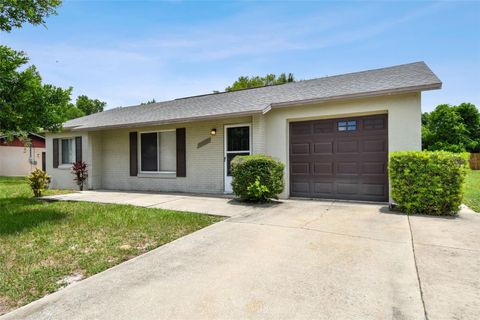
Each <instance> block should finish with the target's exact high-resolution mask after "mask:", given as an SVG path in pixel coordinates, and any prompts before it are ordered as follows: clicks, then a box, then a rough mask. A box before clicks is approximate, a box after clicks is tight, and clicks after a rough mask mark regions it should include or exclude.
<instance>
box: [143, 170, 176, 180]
mask: <svg viewBox="0 0 480 320" xmlns="http://www.w3.org/2000/svg"><path fill="white" fill-rule="evenodd" d="M137 177H139V178H161V179H174V178H176V177H177V173H176V172H171V171H168V172H140V173H138V175H137Z"/></svg>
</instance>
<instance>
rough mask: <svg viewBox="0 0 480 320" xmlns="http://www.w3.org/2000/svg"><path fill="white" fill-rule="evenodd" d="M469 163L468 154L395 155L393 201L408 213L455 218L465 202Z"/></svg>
mask: <svg viewBox="0 0 480 320" xmlns="http://www.w3.org/2000/svg"><path fill="white" fill-rule="evenodd" d="M467 164H468V154H466V153H450V152H446V151H434V152H430V151H401V152H392V153H390V161H389V165H388V166H389V167H388V172H389V175H390V182H391V188H392V198H393V200H394V201H395V203H396V204H397V206H398V208H399V209H400V210H401V211H403V212H405V213H407V214H429V215H454V214H456V213H457V212H458V210H459V206H460V204H461V203H462V198H463V185H464V181H465V176H466V173H467Z"/></svg>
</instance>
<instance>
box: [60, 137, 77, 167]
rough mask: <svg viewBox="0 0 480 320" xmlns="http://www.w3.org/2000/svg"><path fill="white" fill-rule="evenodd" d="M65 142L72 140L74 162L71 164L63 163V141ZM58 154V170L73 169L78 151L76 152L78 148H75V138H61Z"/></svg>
mask: <svg viewBox="0 0 480 320" xmlns="http://www.w3.org/2000/svg"><path fill="white" fill-rule="evenodd" d="M63 140H72V141H73V142H72V148H73V150H72V154H73V156H72V157H73V162H70V163H63V152H62V149H63V143H62V141H63ZM58 153H59V157H60V159H59V164H58V168H59V169H71V168H72V165H73V164H74V163H75V159H76V158H77V150H76V147H75V137H65V138H60V143H59V146H58Z"/></svg>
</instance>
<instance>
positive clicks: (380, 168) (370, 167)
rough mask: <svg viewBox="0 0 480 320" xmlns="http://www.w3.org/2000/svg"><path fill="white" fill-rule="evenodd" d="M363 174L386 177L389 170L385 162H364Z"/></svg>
mask: <svg viewBox="0 0 480 320" xmlns="http://www.w3.org/2000/svg"><path fill="white" fill-rule="evenodd" d="M362 173H363V174H380V175H385V174H386V173H387V168H386V166H385V162H363V170H362Z"/></svg>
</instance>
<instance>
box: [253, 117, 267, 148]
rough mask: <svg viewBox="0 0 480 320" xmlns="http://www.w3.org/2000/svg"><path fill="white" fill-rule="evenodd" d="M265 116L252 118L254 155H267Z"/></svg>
mask: <svg viewBox="0 0 480 320" xmlns="http://www.w3.org/2000/svg"><path fill="white" fill-rule="evenodd" d="M265 126H266V123H265V116H264V115H263V114H259V115H254V116H253V117H252V131H253V135H252V153H253V154H257V153H262V154H265V152H266V150H265V138H266V137H265V134H266V127H265Z"/></svg>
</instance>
